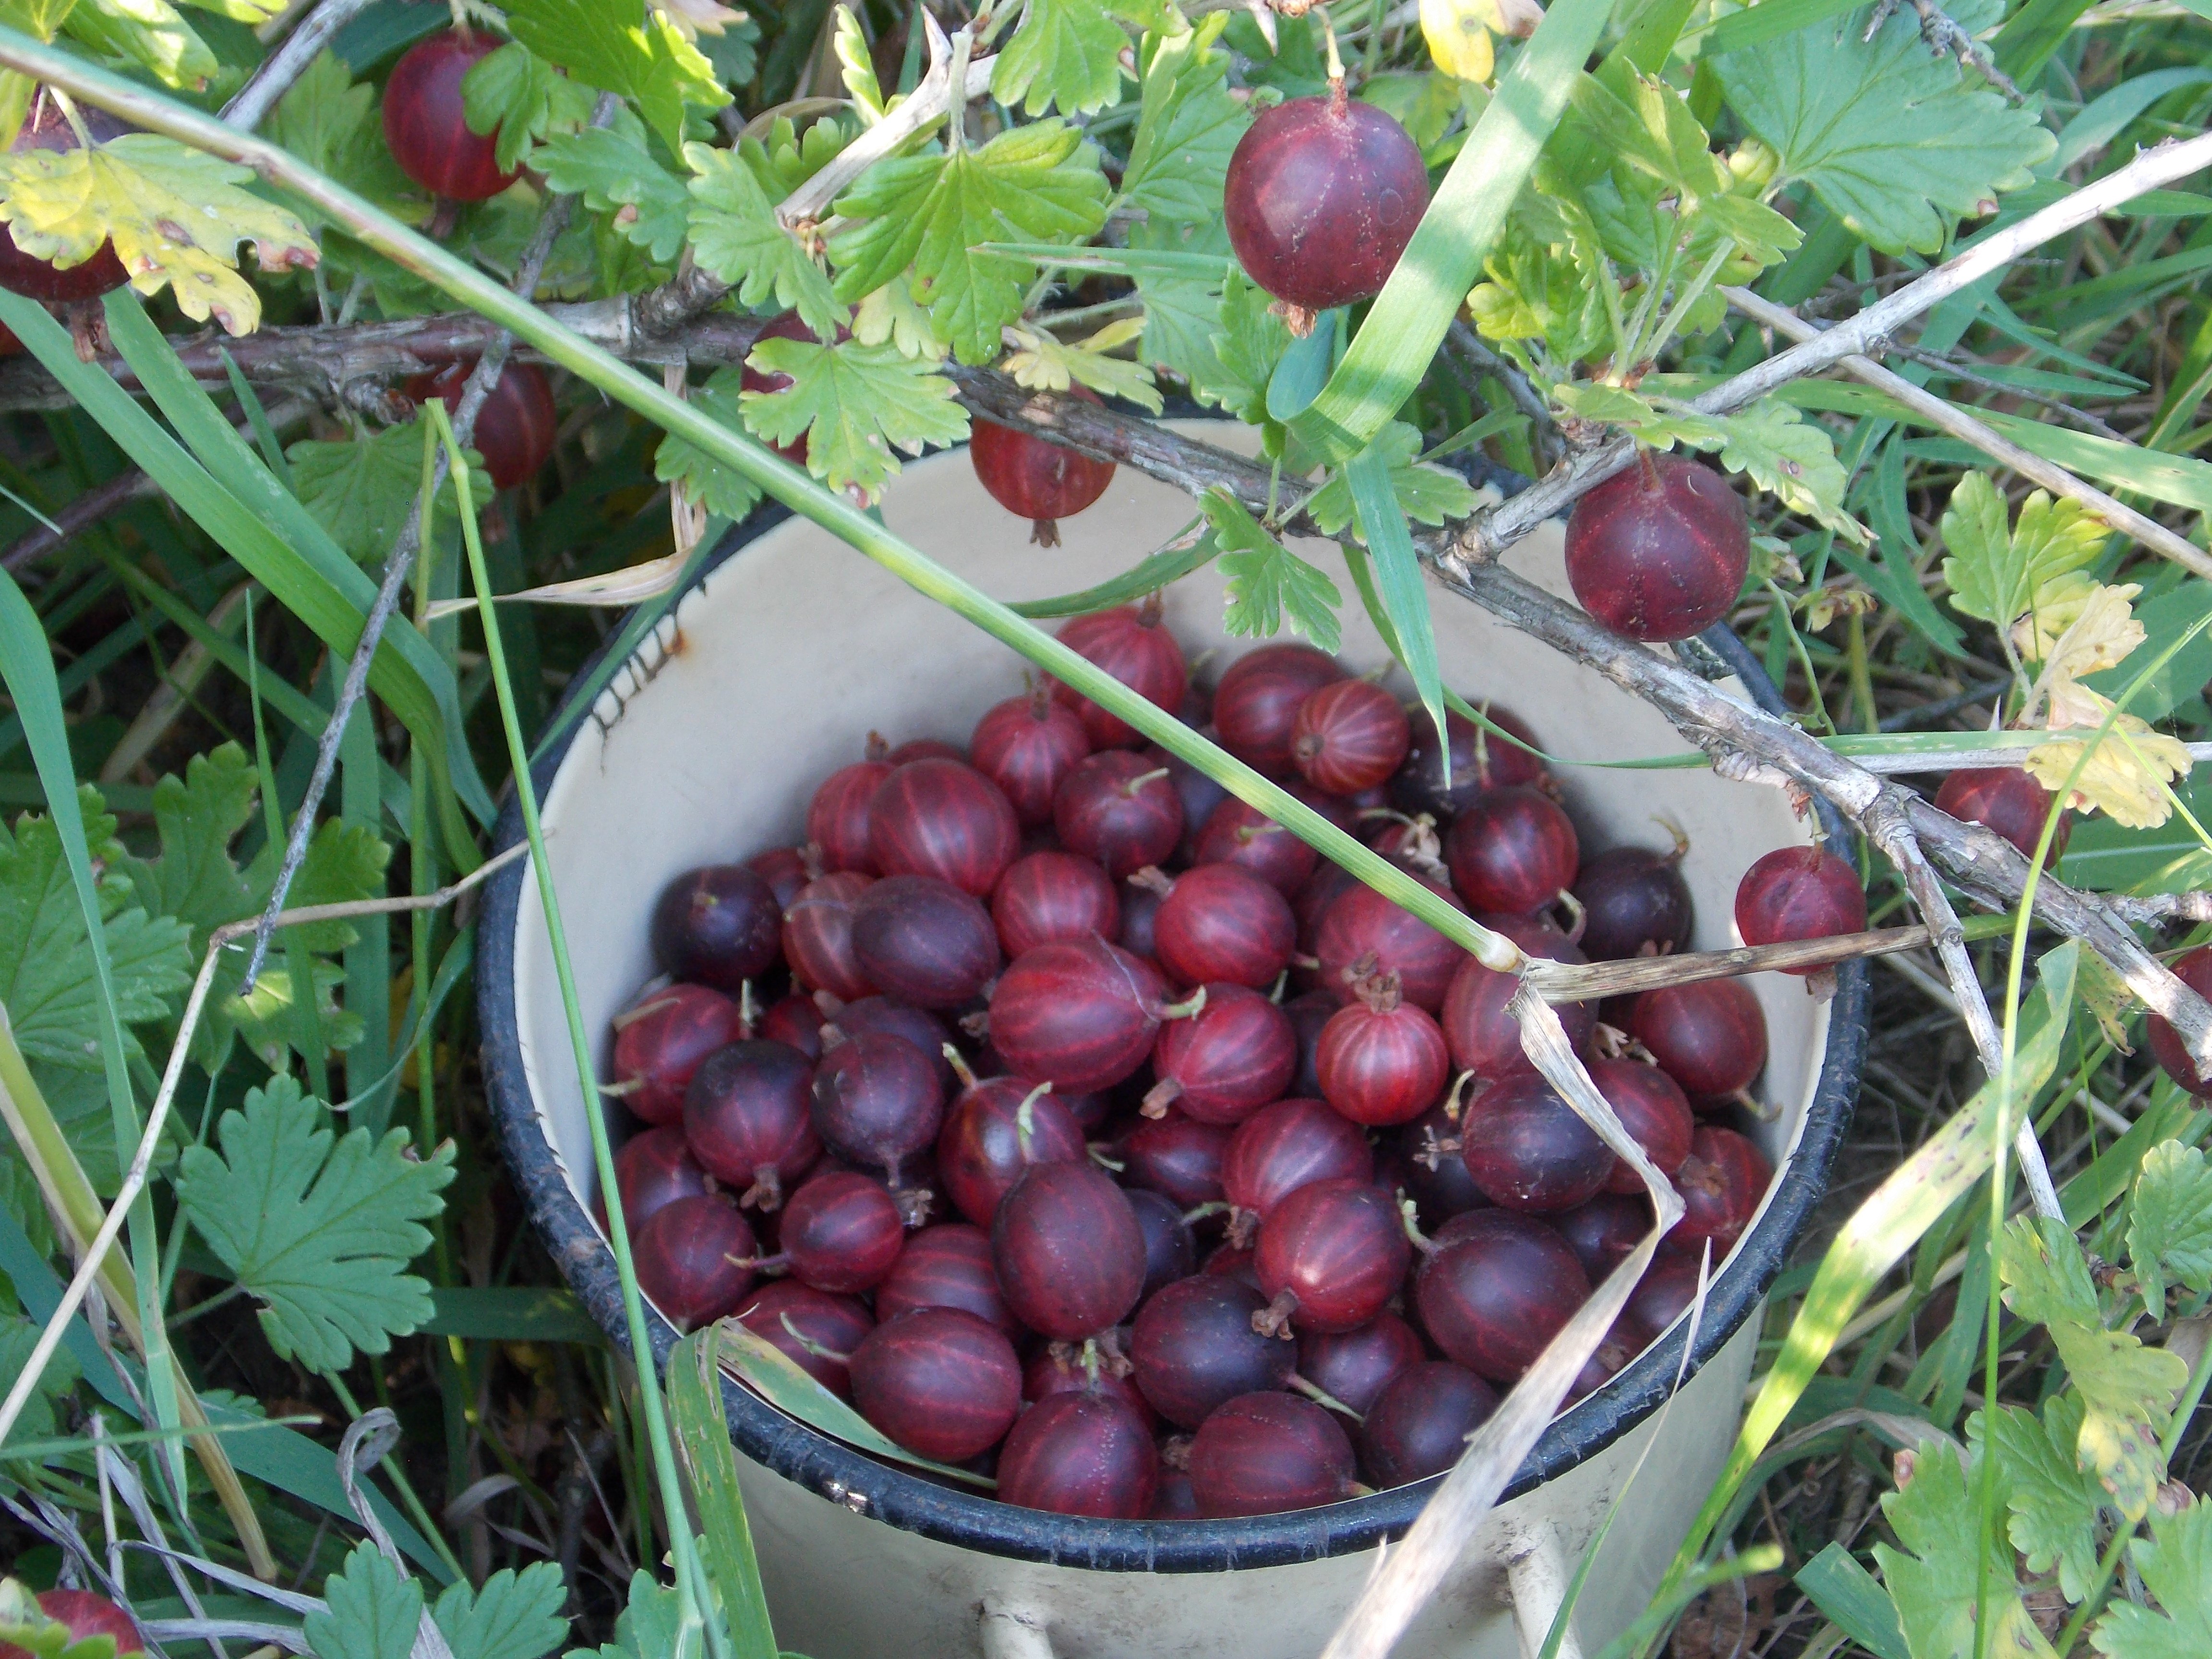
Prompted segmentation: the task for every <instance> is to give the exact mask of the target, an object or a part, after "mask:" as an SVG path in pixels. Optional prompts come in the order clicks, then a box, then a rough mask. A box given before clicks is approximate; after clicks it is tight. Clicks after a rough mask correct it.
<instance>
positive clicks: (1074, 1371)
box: [1022, 1342, 1159, 1433]
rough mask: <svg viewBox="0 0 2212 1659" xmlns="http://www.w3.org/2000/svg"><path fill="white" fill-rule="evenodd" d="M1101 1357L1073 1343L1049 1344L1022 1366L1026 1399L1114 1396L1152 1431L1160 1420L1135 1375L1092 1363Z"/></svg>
mask: <svg viewBox="0 0 2212 1659" xmlns="http://www.w3.org/2000/svg"><path fill="white" fill-rule="evenodd" d="M1096 1358H1097V1355H1096V1354H1092V1355H1089V1356H1086V1355H1085V1352H1084V1351H1083V1350H1082V1349H1080V1348H1079V1347H1077V1346H1074V1345H1073V1343H1068V1342H1048V1343H1046V1344H1045V1345H1044V1346H1043V1347H1042V1348H1040V1349H1038V1350H1037V1352H1036V1353H1035V1354H1033V1355H1031V1356H1030V1362H1029V1364H1026V1365H1024V1367H1023V1368H1022V1398H1023V1399H1024V1400H1026V1401H1030V1402H1031V1403H1032V1404H1034V1403H1035V1402H1036V1401H1040V1400H1048V1399H1050V1398H1051V1397H1052V1396H1053V1395H1056V1394H1103V1395H1112V1396H1113V1397H1114V1398H1115V1399H1116V1400H1119V1401H1121V1402H1122V1403H1123V1404H1124V1405H1126V1406H1127V1407H1128V1408H1129V1409H1130V1410H1131V1411H1133V1412H1134V1413H1136V1414H1137V1419H1138V1421H1139V1422H1140V1423H1142V1424H1143V1425H1145V1429H1146V1432H1147V1433H1150V1432H1151V1431H1152V1428H1153V1426H1154V1425H1157V1424H1158V1421H1159V1419H1158V1417H1157V1416H1156V1415H1155V1414H1154V1413H1153V1411H1152V1403H1151V1402H1150V1401H1147V1400H1146V1398H1145V1396H1144V1394H1143V1393H1142V1391H1141V1390H1139V1389H1138V1387H1137V1383H1136V1378H1135V1376H1134V1375H1133V1374H1132V1373H1130V1372H1127V1371H1125V1372H1123V1374H1122V1375H1121V1376H1115V1375H1114V1373H1113V1371H1112V1370H1109V1369H1108V1368H1107V1367H1106V1366H1105V1365H1103V1364H1092V1363H1091V1361H1093V1360H1095V1359H1096Z"/></svg>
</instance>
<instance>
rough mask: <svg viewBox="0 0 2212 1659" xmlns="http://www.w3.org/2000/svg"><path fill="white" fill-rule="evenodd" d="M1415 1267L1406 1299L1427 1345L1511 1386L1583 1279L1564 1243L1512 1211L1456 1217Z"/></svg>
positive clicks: (1578, 1302) (1575, 1301) (1582, 1295)
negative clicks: (1410, 1297) (1410, 1300)
mask: <svg viewBox="0 0 2212 1659" xmlns="http://www.w3.org/2000/svg"><path fill="white" fill-rule="evenodd" d="M1446 1234H1448V1235H1449V1237H1446V1235H1445V1234H1440V1235H1439V1236H1438V1237H1437V1242H1436V1249H1434V1251H1433V1252H1432V1253H1431V1255H1429V1257H1428V1259H1427V1260H1426V1261H1424V1262H1422V1264H1421V1267H1420V1272H1419V1275H1418V1276H1417V1277H1416V1278H1415V1279H1414V1285H1413V1297H1414V1303H1415V1305H1416V1306H1417V1307H1418V1308H1419V1311H1420V1316H1421V1324H1422V1327H1423V1328H1425V1330H1426V1331H1427V1332H1428V1334H1429V1340H1431V1341H1432V1342H1434V1343H1435V1344H1436V1345H1437V1346H1438V1347H1439V1348H1441V1349H1443V1352H1444V1356H1445V1358H1449V1359H1454V1360H1456V1361H1458V1362H1459V1363H1460V1364H1462V1365H1464V1366H1466V1367H1467V1368H1468V1370H1471V1371H1473V1372H1474V1374H1475V1375H1476V1376H1480V1377H1482V1378H1484V1379H1485V1380H1486V1381H1487V1382H1491V1383H1516V1382H1518V1381H1520V1378H1521V1374H1522V1372H1523V1371H1525V1370H1528V1367H1529V1365H1530V1364H1532V1363H1534V1360H1535V1358H1536V1356H1537V1355H1538V1354H1540V1353H1541V1352H1543V1351H1544V1347H1545V1345H1546V1344H1547V1343H1548V1342H1550V1341H1551V1340H1552V1339H1553V1337H1554V1336H1556V1335H1558V1334H1559V1331H1560V1329H1561V1328H1563V1327H1564V1326H1565V1324H1566V1322H1567V1321H1568V1320H1570V1319H1571V1318H1573V1317H1574V1314H1575V1310H1576V1309H1577V1308H1579V1307H1581V1306H1582V1304H1583V1303H1584V1302H1586V1301H1587V1300H1589V1288H1590V1287H1589V1276H1588V1275H1587V1274H1585V1273H1583V1265H1582V1263H1581V1262H1580V1261H1577V1260H1576V1258H1575V1253H1574V1251H1573V1250H1572V1249H1570V1248H1569V1247H1568V1244H1567V1241H1566V1240H1565V1239H1564V1238H1562V1237H1559V1232H1558V1231H1557V1230H1556V1229H1554V1228H1552V1227H1549V1226H1547V1225H1545V1224H1544V1222H1542V1221H1541V1220H1540V1219H1539V1218H1536V1217H1534V1216H1532V1215H1523V1214H1522V1213H1520V1212H1518V1211H1514V1210H1470V1211H1468V1212H1467V1213H1466V1214H1465V1215H1462V1216H1457V1217H1455V1218H1453V1220H1452V1222H1451V1224H1450V1226H1449V1228H1448V1229H1446Z"/></svg>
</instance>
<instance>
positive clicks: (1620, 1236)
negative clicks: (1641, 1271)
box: [1546, 1193, 1651, 1285]
mask: <svg viewBox="0 0 2212 1659" xmlns="http://www.w3.org/2000/svg"><path fill="white" fill-rule="evenodd" d="M1546 1219H1547V1220H1548V1221H1550V1222H1551V1224H1552V1225H1553V1226H1554V1227H1557V1228H1558V1229H1559V1237H1562V1238H1564V1239H1565V1240H1566V1241H1567V1246H1568V1248H1569V1249H1571V1250H1573V1251H1574V1253H1575V1259H1576V1260H1577V1261H1580V1262H1581V1263H1582V1264H1583V1272H1584V1273H1588V1274H1589V1281H1590V1283H1591V1284H1593V1285H1595V1284H1596V1283H1597V1282H1598V1280H1600V1279H1603V1278H1604V1277H1605V1276H1606V1275H1607V1273H1611V1272H1612V1271H1613V1269H1614V1268H1615V1267H1619V1266H1620V1264H1621V1263H1622V1262H1623V1261H1626V1260H1627V1259H1628V1255H1629V1252H1630V1251H1632V1250H1633V1249H1635V1248H1636V1247H1637V1245H1638V1244H1639V1243H1642V1242H1643V1238H1644V1234H1646V1233H1648V1232H1650V1231H1651V1202H1650V1200H1649V1199H1644V1198H1629V1197H1626V1196H1624V1195H1622V1194H1619V1193H1600V1194H1598V1195H1597V1196H1596V1197H1595V1198H1594V1199H1592V1200H1590V1201H1589V1203H1587V1204H1578V1205H1577V1206H1575V1207H1574V1208H1573V1209H1571V1210H1568V1211H1565V1212H1563V1213H1561V1214H1559V1215H1555V1216H1548V1217H1547V1218H1546Z"/></svg>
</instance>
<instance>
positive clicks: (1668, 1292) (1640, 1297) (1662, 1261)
mask: <svg viewBox="0 0 2212 1659" xmlns="http://www.w3.org/2000/svg"><path fill="white" fill-rule="evenodd" d="M1645 1230H1646V1231H1650V1229H1649V1227H1648V1225H1647V1227H1646V1229H1645ZM1716 1255H1717V1252H1716ZM1714 1265H1715V1266H1716V1267H1717V1266H1718V1265H1719V1264H1718V1262H1717V1261H1716V1262H1715V1264H1714ZM1705 1272H1706V1269H1705V1262H1704V1261H1703V1259H1702V1255H1701V1254H1700V1253H1699V1252H1695V1251H1684V1252H1682V1253H1681V1254H1680V1255H1676V1254H1674V1253H1671V1252H1667V1251H1662V1252H1661V1253H1660V1255H1658V1256H1656V1258H1654V1259H1653V1261H1652V1263H1651V1265H1650V1267H1646V1268H1645V1269H1644V1277H1643V1278H1642V1279H1638V1281H1637V1284H1636V1288H1635V1289H1634V1290H1632V1291H1630V1292H1629V1293H1628V1305H1627V1307H1626V1308H1625V1309H1623V1310H1621V1321H1622V1323H1623V1325H1624V1326H1625V1327H1626V1329H1625V1330H1624V1331H1623V1333H1622V1334H1624V1335H1626V1336H1630V1337H1632V1338H1633V1339H1637V1340H1638V1341H1639V1351H1640V1349H1641V1348H1643V1347H1649V1346H1650V1345H1651V1344H1652V1343H1653V1342H1655V1341H1656V1340H1658V1338H1659V1335H1660V1333H1662V1331H1664V1330H1665V1329H1666V1328H1668V1326H1669V1325H1671V1324H1673V1323H1674V1322H1675V1321H1676V1320H1678V1319H1680V1317H1681V1316H1683V1315H1684V1314H1686V1313H1687V1312H1688V1311H1689V1310H1690V1305H1691V1304H1692V1303H1694V1302H1695V1301H1696V1300H1697V1299H1698V1286H1699V1283H1700V1282H1702V1281H1703V1280H1704V1279H1705Z"/></svg>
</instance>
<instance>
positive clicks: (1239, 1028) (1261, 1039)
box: [1144, 984, 1298, 1124]
mask: <svg viewBox="0 0 2212 1659" xmlns="http://www.w3.org/2000/svg"><path fill="white" fill-rule="evenodd" d="M1202 988H1203V989H1204V990H1205V992H1206V1006H1204V1007H1202V1008H1200V1010H1199V1011H1198V1012H1197V1013H1195V1014H1194V1015H1193V1016H1192V1017H1191V1018H1188V1019H1171V1020H1170V1021H1169V1022H1168V1023H1167V1024H1164V1025H1163V1026H1161V1027H1160V1034H1159V1036H1158V1038H1157V1039H1155V1041H1154V1042H1153V1044H1152V1073H1153V1075H1154V1076H1156V1077H1157V1078H1158V1079H1159V1081H1158V1082H1157V1083H1155V1084H1154V1085H1152V1089H1151V1091H1149V1092H1148V1093H1147V1094H1146V1096H1145V1103H1144V1112H1145V1115H1146V1116H1147V1117H1158V1116H1160V1115H1163V1114H1164V1113H1165V1112H1166V1110H1167V1109H1168V1108H1169V1107H1170V1106H1173V1107H1175V1108H1176V1109H1177V1110H1179V1111H1181V1112H1182V1113H1183V1114H1184V1115H1186V1116H1189V1117H1194V1118H1196V1119H1197V1120H1198V1121H1200V1122H1201V1123H1222V1124H1234V1123H1242V1122H1243V1121H1244V1120H1245V1119H1246V1118H1248V1117H1249V1116H1251V1115H1252V1114H1253V1113H1255V1112H1256V1111H1258V1110H1259V1109H1260V1108H1261V1107H1262V1106H1265V1105H1267V1103H1269V1102H1270V1101H1275V1100H1280V1099H1281V1098H1282V1097H1283V1091H1284V1090H1285V1089H1286V1088H1288V1087H1289V1086H1290V1081H1291V1073H1294V1072H1296V1071H1297V1065H1298V1040H1297V1033H1296V1032H1294V1031H1292V1030H1291V1021H1290V1017H1289V1016H1288V1015H1287V1014H1285V1013H1284V1012H1283V1011H1282V1010H1281V1009H1280V1008H1279V1007H1277V1006H1275V1005H1274V1004H1273V1003H1272V1002H1270V1001H1268V1000H1267V998H1265V997H1263V996H1261V994H1259V993H1258V992H1257V991H1249V990H1247V989H1245V988H1244V987H1243V986H1242V985H1229V984H1214V985H1208V986H1206V987H1202Z"/></svg>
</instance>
